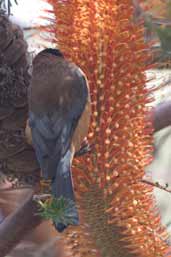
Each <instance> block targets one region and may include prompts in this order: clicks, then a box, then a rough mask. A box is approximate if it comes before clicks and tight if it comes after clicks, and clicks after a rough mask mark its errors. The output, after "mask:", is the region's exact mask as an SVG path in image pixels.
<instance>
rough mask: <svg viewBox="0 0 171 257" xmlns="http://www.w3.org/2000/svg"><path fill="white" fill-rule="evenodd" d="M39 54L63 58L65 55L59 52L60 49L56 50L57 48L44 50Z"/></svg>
mask: <svg viewBox="0 0 171 257" xmlns="http://www.w3.org/2000/svg"><path fill="white" fill-rule="evenodd" d="M39 54H41V55H42V54H51V55H55V56H57V57H62V58H64V55H63V53H62V52H61V51H60V50H59V49H56V48H46V49H44V50H42V51H41V52H40V53H39Z"/></svg>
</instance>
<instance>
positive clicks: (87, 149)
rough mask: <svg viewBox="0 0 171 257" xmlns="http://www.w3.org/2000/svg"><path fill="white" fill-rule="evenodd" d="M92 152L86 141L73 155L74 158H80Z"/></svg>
mask: <svg viewBox="0 0 171 257" xmlns="http://www.w3.org/2000/svg"><path fill="white" fill-rule="evenodd" d="M91 150H92V147H91V145H90V144H89V143H88V141H87V140H86V141H85V142H84V143H83V145H82V146H81V148H80V150H79V151H77V152H76V153H75V157H79V156H82V155H84V154H87V153H90V152H91Z"/></svg>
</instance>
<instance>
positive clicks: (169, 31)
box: [156, 27, 171, 53]
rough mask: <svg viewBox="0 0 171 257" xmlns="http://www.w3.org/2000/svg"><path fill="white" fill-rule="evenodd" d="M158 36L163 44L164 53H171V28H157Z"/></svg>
mask: <svg viewBox="0 0 171 257" xmlns="http://www.w3.org/2000/svg"><path fill="white" fill-rule="evenodd" d="M156 32H157V35H158V37H159V39H160V42H161V48H162V50H163V51H164V52H168V53H170V52H171V44H170V42H171V27H158V28H156Z"/></svg>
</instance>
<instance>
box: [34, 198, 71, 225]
mask: <svg viewBox="0 0 171 257" xmlns="http://www.w3.org/2000/svg"><path fill="white" fill-rule="evenodd" d="M38 203H39V205H40V211H39V214H40V216H41V217H42V218H44V219H51V220H52V221H53V222H55V223H63V224H65V225H68V224H74V223H75V220H74V219H75V202H74V201H72V200H70V199H66V198H64V197H60V198H58V199H57V198H52V199H50V200H46V201H45V202H42V201H38Z"/></svg>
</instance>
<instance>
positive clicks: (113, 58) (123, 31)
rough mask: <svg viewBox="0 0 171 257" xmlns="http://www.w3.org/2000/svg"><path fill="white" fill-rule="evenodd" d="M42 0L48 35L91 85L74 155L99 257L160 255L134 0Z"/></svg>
mask: <svg viewBox="0 0 171 257" xmlns="http://www.w3.org/2000/svg"><path fill="white" fill-rule="evenodd" d="M47 1H48V2H49V3H50V4H51V5H52V7H53V10H54V16H55V18H54V27H53V31H54V41H56V42H57V44H58V45H59V47H60V48H61V50H62V51H63V52H64V54H65V56H66V57H68V58H69V59H70V60H71V61H73V62H75V63H76V64H78V65H79V66H80V67H81V68H82V69H83V71H84V72H85V73H86V75H87V77H88V80H89V84H90V90H91V98H92V119H91V126H90V132H89V136H88V139H89V141H90V144H91V143H93V144H94V146H93V152H92V153H91V154H89V155H86V156H84V157H82V158H80V159H78V160H76V161H75V163H74V167H75V169H74V171H73V175H74V184H75V188H76V192H78V195H79V204H80V206H81V210H82V214H83V220H84V221H85V222H86V223H87V224H89V229H88V230H89V231H90V235H91V240H92V238H93V239H94V241H95V242H96V247H97V248H98V250H99V251H100V254H101V256H102V257H121V256H122V257H123V256H124V257H136V256H138V257H163V256H164V253H165V251H166V249H167V244H166V238H167V236H166V233H165V229H164V228H163V227H162V226H161V225H160V222H159V221H160V219H159V216H158V215H157V214H156V212H155V208H154V209H152V208H151V207H152V206H153V205H154V204H153V198H152V188H151V187H149V186H148V185H145V184H143V183H142V182H141V179H142V177H143V176H144V168H145V166H146V165H147V164H148V163H149V159H150V156H151V152H152V136H151V133H150V134H149V130H150V131H151V128H148V130H147V129H146V128H145V127H146V114H147V112H148V109H147V107H146V105H147V104H148V103H149V102H151V101H152V99H150V98H149V97H148V95H149V93H150V90H147V88H146V86H145V84H146V76H145V73H144V71H146V70H147V66H146V64H145V63H146V62H147V60H148V55H147V54H146V51H144V50H145V49H146V47H147V46H146V45H145V43H144V38H143V36H144V34H143V28H141V27H140V25H138V24H134V23H133V21H132V20H133V19H132V14H133V6H132V0H64V1H59V0H47ZM149 125H150V124H148V127H149ZM154 207H155V206H154ZM81 240H85V241H86V240H87V239H86V237H85V239H84V236H83V237H82V239H81ZM72 244H73V243H72V242H69V243H68V246H70V247H71V249H72V247H73V245H72ZM79 247H80V248H79V251H80V256H81V257H82V256H83V255H82V254H83V251H81V245H80V246H79ZM87 247H91V246H90V244H88V245H87ZM89 250H90V249H89ZM71 253H72V254H71V255H73V256H74V251H73V250H72V251H71ZM89 254H90V255H89V256H90V257H91V252H90V253H89ZM92 256H93V255H92Z"/></svg>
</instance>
